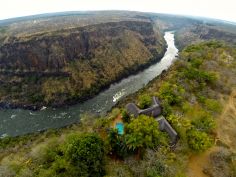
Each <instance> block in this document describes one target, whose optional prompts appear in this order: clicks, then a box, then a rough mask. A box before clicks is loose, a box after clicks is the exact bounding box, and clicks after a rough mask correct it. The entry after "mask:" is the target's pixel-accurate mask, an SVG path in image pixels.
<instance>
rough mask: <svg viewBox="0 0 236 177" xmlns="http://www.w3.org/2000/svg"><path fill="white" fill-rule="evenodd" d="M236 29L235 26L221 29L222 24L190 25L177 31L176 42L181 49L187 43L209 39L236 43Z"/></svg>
mask: <svg viewBox="0 0 236 177" xmlns="http://www.w3.org/2000/svg"><path fill="white" fill-rule="evenodd" d="M235 29H236V27H235V26H234V27H233V31H232V30H229V29H228V28H226V27H225V28H223V29H221V27H220V26H214V25H207V24H201V25H190V26H188V27H185V28H182V29H180V30H179V31H177V33H176V44H177V45H178V47H179V48H180V49H183V48H184V47H185V46H187V45H190V44H194V43H199V42H203V41H207V40H219V41H224V42H226V43H230V44H236V33H235Z"/></svg>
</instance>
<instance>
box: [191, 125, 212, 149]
mask: <svg viewBox="0 0 236 177" xmlns="http://www.w3.org/2000/svg"><path fill="white" fill-rule="evenodd" d="M187 138H188V145H189V147H190V148H191V149H192V150H193V151H196V152H202V151H205V150H206V149H208V148H209V147H211V146H212V143H213V142H212V139H211V138H210V137H209V135H207V133H205V132H201V131H199V130H195V129H191V130H189V131H188V132H187Z"/></svg>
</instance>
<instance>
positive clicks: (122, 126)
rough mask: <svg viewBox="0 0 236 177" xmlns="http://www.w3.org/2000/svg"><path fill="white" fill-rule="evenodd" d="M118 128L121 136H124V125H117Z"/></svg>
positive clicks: (120, 123)
mask: <svg viewBox="0 0 236 177" xmlns="http://www.w3.org/2000/svg"><path fill="white" fill-rule="evenodd" d="M116 128H117V130H118V134H119V135H123V134H124V124H123V123H122V122H119V123H116Z"/></svg>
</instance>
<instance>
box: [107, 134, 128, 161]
mask: <svg viewBox="0 0 236 177" xmlns="http://www.w3.org/2000/svg"><path fill="white" fill-rule="evenodd" d="M107 140H108V143H109V145H110V152H111V153H112V154H113V155H117V156H118V157H125V156H126V155H127V147H126V144H125V140H124V137H123V136H120V135H119V134H118V131H117V129H111V130H110V131H109V134H108V138H107Z"/></svg>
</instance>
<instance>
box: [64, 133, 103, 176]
mask: <svg viewBox="0 0 236 177" xmlns="http://www.w3.org/2000/svg"><path fill="white" fill-rule="evenodd" d="M64 152H65V158H66V159H67V160H68V161H69V162H71V164H73V165H74V166H76V167H77V168H78V169H79V170H78V176H91V177H93V176H96V177H99V176H103V174H104V147H103V141H102V140H101V139H100V138H99V137H98V136H97V135H95V134H83V135H80V136H78V135H72V136H70V137H69V138H68V140H67V142H66V143H65V147H64Z"/></svg>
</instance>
